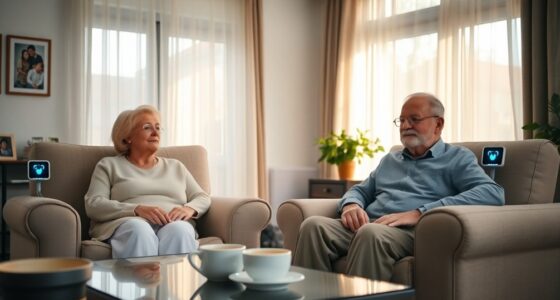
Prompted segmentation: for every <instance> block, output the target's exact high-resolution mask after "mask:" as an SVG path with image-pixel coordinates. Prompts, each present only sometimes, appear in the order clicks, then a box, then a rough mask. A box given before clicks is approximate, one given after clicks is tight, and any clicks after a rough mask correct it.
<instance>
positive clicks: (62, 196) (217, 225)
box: [4, 143, 271, 260]
mask: <svg viewBox="0 0 560 300" xmlns="http://www.w3.org/2000/svg"><path fill="white" fill-rule="evenodd" d="M112 155H115V151H114V149H113V148H112V147H101V146H79V145H70V144H58V143H39V144H35V145H33V148H32V150H31V155H30V158H31V159H45V160H49V161H50V162H51V178H50V180H48V181H45V182H43V183H42V195H43V197H33V196H20V197H14V198H12V199H10V200H8V202H7V203H6V206H5V207H4V219H5V220H6V223H7V224H8V226H9V229H10V252H11V253H10V254H11V258H12V259H17V258H27V257H50V256H73V257H86V258H90V259H93V260H97V259H107V258H111V246H110V245H109V244H106V243H103V242H100V241H93V240H90V238H89V235H88V229H89V219H88V217H87V216H86V213H85V210H84V195H85V193H86V192H87V189H88V188H89V183H90V179H91V175H92V172H93V169H94V167H95V165H96V164H97V162H98V161H99V160H100V159H101V158H103V157H105V156H112ZM158 155H160V156H163V157H171V158H175V159H178V160H180V161H181V162H182V163H183V164H185V166H186V167H187V169H189V171H190V172H191V173H192V175H193V176H194V178H195V179H196V180H197V182H198V184H200V186H201V187H202V188H203V189H204V190H205V191H206V192H208V193H210V179H209V175H208V160H207V154H206V150H205V149H204V148H203V147H201V146H180V147H167V148H161V149H160V151H159V153H158ZM30 188H31V191H34V185H33V184H31V186H30ZM270 216H271V210H270V206H269V205H268V204H267V203H266V202H264V201H262V200H260V199H251V198H244V199H234V198H221V197H212V204H211V206H210V209H209V211H208V212H207V213H206V214H205V215H204V216H203V217H201V218H200V220H198V221H197V226H196V228H197V230H198V232H199V235H200V239H199V242H200V244H208V243H239V244H244V245H246V246H247V247H259V245H260V232H261V230H262V229H263V228H264V227H265V226H266V225H267V224H268V222H269V220H270Z"/></svg>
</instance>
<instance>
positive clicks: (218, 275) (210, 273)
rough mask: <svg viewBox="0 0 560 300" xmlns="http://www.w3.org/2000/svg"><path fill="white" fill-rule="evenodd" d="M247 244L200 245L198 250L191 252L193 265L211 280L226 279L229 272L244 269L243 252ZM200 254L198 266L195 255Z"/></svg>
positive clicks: (189, 256)
mask: <svg viewBox="0 0 560 300" xmlns="http://www.w3.org/2000/svg"><path fill="white" fill-rule="evenodd" d="M244 249H245V245H240V244H213V245H203V246H200V247H199V249H198V251H195V252H192V253H189V255H188V259H189V263H190V264H191V265H192V267H193V268H194V269H195V270H197V271H198V272H200V274H202V275H204V277H206V278H208V280H211V281H226V280H228V276H229V274H232V273H236V272H240V271H241V270H243V259H242V256H241V253H242V252H243V250H244ZM194 256H198V257H199V258H200V261H201V264H200V266H197V265H196V263H195V262H194V261H193V257H194Z"/></svg>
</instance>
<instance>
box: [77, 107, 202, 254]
mask: <svg viewBox="0 0 560 300" xmlns="http://www.w3.org/2000/svg"><path fill="white" fill-rule="evenodd" d="M111 137H112V140H113V144H114V147H115V149H116V150H117V151H118V152H119V155H117V156H114V157H105V158H103V159H101V160H100V161H99V162H98V163H97V166H96V167H95V170H94V172H93V175H92V178H91V183H90V186H89V190H88V192H87V194H86V196H85V208H86V213H87V215H88V217H89V218H90V219H91V228H90V235H91V237H92V238H94V239H97V240H100V241H108V242H109V243H110V244H111V246H112V248H113V258H126V257H138V256H152V255H166V254H178V253H187V252H191V251H193V250H195V249H196V248H197V247H198V242H197V241H196V235H197V234H196V231H195V229H194V226H193V225H194V222H193V219H196V218H198V217H200V216H202V215H203V214H204V213H205V212H206V211H207V210H208V207H209V206H210V197H209V196H208V195H207V194H206V193H205V192H204V191H203V190H202V188H201V187H200V186H199V185H198V183H197V182H196V181H195V180H194V178H193V176H192V175H191V173H190V172H189V171H188V170H187V169H186V168H185V166H184V165H183V164H182V163H181V162H179V161H178V160H175V159H169V158H163V157H158V156H157V155H156V152H157V150H158V148H159V139H160V119H159V113H158V111H157V110H156V109H155V108H154V107H152V106H147V105H144V106H140V107H138V108H136V109H135V110H127V111H124V112H122V113H121V114H120V115H119V116H118V117H117V120H116V121H115V124H114V125H113V132H112V134H111Z"/></svg>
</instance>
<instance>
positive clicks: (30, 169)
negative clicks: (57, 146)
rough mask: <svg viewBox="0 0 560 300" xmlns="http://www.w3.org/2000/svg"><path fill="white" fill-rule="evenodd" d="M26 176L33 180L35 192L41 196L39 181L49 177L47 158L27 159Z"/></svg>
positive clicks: (49, 165)
mask: <svg viewBox="0 0 560 300" xmlns="http://www.w3.org/2000/svg"><path fill="white" fill-rule="evenodd" d="M27 178H29V180H32V181H35V189H36V191H35V194H36V195H37V196H39V197H42V195H41V181H43V180H49V179H50V178H51V163H50V162H49V161H48V160H29V161H27Z"/></svg>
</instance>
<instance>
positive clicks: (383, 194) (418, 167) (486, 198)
mask: <svg viewBox="0 0 560 300" xmlns="http://www.w3.org/2000/svg"><path fill="white" fill-rule="evenodd" d="M504 202H505V200H504V189H503V188H502V187H501V186H500V185H498V184H497V183H496V182H494V181H493V180H492V179H491V178H490V177H488V175H487V174H486V173H485V172H484V170H483V169H482V168H481V167H480V166H479V165H478V161H477V158H476V156H475V155H474V154H473V153H472V152H471V151H470V150H469V149H467V148H464V147H460V146H454V145H450V144H446V143H444V142H443V140H441V139H440V140H439V141H438V142H437V143H435V144H434V145H433V146H432V147H431V148H430V149H429V150H428V151H427V152H426V154H425V155H424V156H422V157H418V158H413V157H412V156H411V155H409V154H408V151H407V150H406V149H403V150H402V151H396V152H391V153H389V154H387V155H386V156H385V157H384V158H383V159H382V160H381V162H380V163H379V166H378V167H377V168H376V169H375V170H374V171H373V172H372V173H371V174H370V176H369V177H368V178H367V179H366V180H365V181H363V182H362V183H360V184H358V185H355V186H353V187H352V188H351V189H350V190H348V192H346V194H344V197H343V198H342V200H341V201H340V202H339V205H338V210H339V213H340V212H341V211H342V207H343V206H344V205H346V204H350V203H357V204H359V205H360V206H361V207H362V208H365V210H366V212H367V214H368V215H369V217H370V218H372V219H377V218H379V217H381V216H383V215H386V214H390V213H397V212H404V211H410V210H414V209H418V210H420V212H422V213H424V212H426V211H427V210H430V209H432V208H435V207H439V206H444V205H465V204H477V205H503V204H504Z"/></svg>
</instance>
